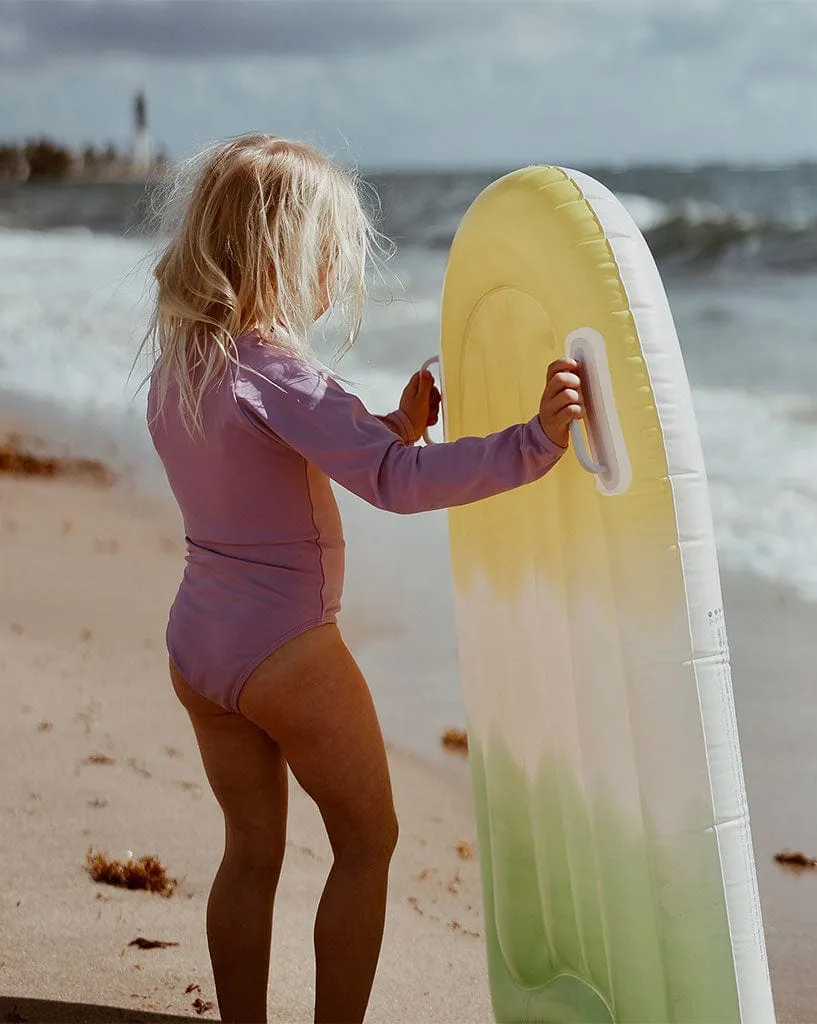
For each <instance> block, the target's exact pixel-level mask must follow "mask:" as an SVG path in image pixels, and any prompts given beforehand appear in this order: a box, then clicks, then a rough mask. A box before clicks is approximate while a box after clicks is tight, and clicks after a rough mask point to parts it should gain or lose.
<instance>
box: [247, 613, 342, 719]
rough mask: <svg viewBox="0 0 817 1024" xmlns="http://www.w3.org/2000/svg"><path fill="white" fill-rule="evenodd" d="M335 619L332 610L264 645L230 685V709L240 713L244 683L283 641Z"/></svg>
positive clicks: (285, 641)
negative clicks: (240, 700) (239, 704)
mask: <svg viewBox="0 0 817 1024" xmlns="http://www.w3.org/2000/svg"><path fill="white" fill-rule="evenodd" d="M335 621H336V616H335V614H334V612H332V613H330V614H329V615H325V614H324V615H321V617H320V618H318V619H314V620H311V621H309V622H302V623H301V625H299V626H296V627H295V628H294V629H291V630H289V632H288V633H284V634H283V635H282V636H279V637H277V638H276V639H275V640H273V642H272V643H271V644H268V645H267V646H266V647H264V648H263V649H262V650H261V651H260V652H259V653H258V654H257V655H255V656H254V657H253V658H252V659H251V660H250V662H249V663H248V664H247V666H246V667H245V668H244V669H242V671H241V674H240V675H239V676H238V677H237V679H236V681H235V682H234V683H233V685H232V686H231V687H230V695H229V698H228V702H227V707H228V708H229V710H230V711H234V712H236V714H240V711H239V710H238V698H239V697H240V696H241V691H242V689H243V688H244V684H245V683H246V682H247V680H248V679H249V677H250V676H251V675H252V673H253V672H254V671H255V670H256V669H257V668H258V666H259V665H260V664H261V662H262V661H263V660H264V659H265V658H268V657H269V656H270V655H271V654H273V653H274V652H275V651H276V650H277V649H278V648H279V647H282V646H283V645H284V644H285V643H288V642H289V641H290V640H294V639H295V637H296V636H300V634H301V633H306V632H307V631H308V630H310V629H317V627H318V626H326V625H329V624H330V623H333V622H335Z"/></svg>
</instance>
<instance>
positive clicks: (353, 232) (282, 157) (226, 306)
mask: <svg viewBox="0 0 817 1024" xmlns="http://www.w3.org/2000/svg"><path fill="white" fill-rule="evenodd" d="M358 185H359V183H358V181H357V180H356V179H355V178H354V177H353V176H351V175H349V174H347V173H346V172H344V171H343V170H342V169H341V168H340V167H338V166H337V165H336V164H334V163H333V162H332V161H331V160H329V159H328V158H327V157H325V156H324V155H323V154H322V153H319V152H318V151H317V150H316V149H313V148H312V147H311V146H308V145H306V144H305V143H302V142H292V141H289V140H287V139H280V138H277V137H275V136H273V135H262V134H251V135H243V136H240V137H238V138H234V139H230V140H228V141H227V142H223V143H220V144H218V145H215V146H212V147H210V148H208V149H206V150H204V151H203V152H201V153H199V154H198V155H197V156H195V157H193V158H192V159H191V160H188V161H187V162H186V163H185V164H184V165H182V167H181V168H180V169H179V171H178V172H177V173H176V174H175V175H174V176H173V178H172V179H170V181H169V184H168V185H167V186H166V188H165V189H164V192H163V193H162V195H161V196H160V200H159V203H158V206H157V207H156V211H157V213H158V220H159V223H158V227H159V230H160V231H161V232H162V234H165V235H170V240H169V241H168V242H167V244H166V245H165V247H164V249H163V251H162V253H161V256H160V258H159V259H158V262H157V264H156V267H155V269H154V275H155V278H156V282H157V295H156V305H155V309H154V312H153V316H152V318H151V321H150V325H149V328H148V332H147V335H146V339H145V340H146V342H147V343H150V344H152V350H153V356H154V358H155V360H156V367H155V369H156V371H157V384H158V392H157V397H158V408H159V410H161V408H162V406H163V404H164V401H165V399H166V397H167V392H168V387H169V385H170V383H171V382H173V383H175V384H176V385H177V386H178V389H179V403H180V410H181V415H182V418H183V420H184V422H185V424H186V425H187V428H188V430H189V431H191V432H192V431H193V430H197V431H201V430H203V421H202V414H201V405H202V398H203V396H204V393H205V391H206V390H207V388H208V387H209V386H210V385H211V384H212V383H213V382H215V381H216V380H218V379H220V378H221V377H222V376H223V374H224V373H225V371H226V369H227V367H228V366H229V365H230V364H231V363H233V364H237V361H238V356H237V351H236V339H237V338H239V337H241V336H242V335H243V334H246V333H248V332H249V331H252V330H257V331H258V332H259V334H260V336H261V337H262V338H265V339H266V340H272V338H273V335H274V339H275V342H276V343H277V344H284V345H286V346H287V347H289V348H290V349H292V350H294V351H295V352H296V353H297V354H298V355H300V356H301V357H302V358H303V359H304V360H305V361H307V362H310V363H313V364H315V363H317V362H318V360H317V357H316V356H315V354H314V352H313V350H312V347H311V344H310V334H311V329H312V327H313V324H314V322H315V319H316V318H317V317H318V316H319V315H320V314H321V313H322V312H323V311H325V309H327V308H328V309H329V310H330V314H331V315H337V314H340V315H341V316H342V318H343V320H344V321H345V340H344V343H343V345H342V346H341V354H342V353H343V352H345V351H347V350H348V349H349V348H350V347H351V346H352V345H353V344H354V342H355V340H356V339H357V336H358V333H359V331H360V327H361V324H362V321H363V314H364V310H365V305H366V297H367V285H366V276H367V266H368V264H369V261H370V259H374V257H375V255H377V254H379V253H382V251H383V246H382V244H381V239H380V236H379V235H378V233H377V232H376V231H375V230H374V228H373V226H372V224H371V221H370V219H369V217H368V216H367V214H366V212H365V210H364V208H363V204H362V202H361V198H360V195H359V192H358Z"/></svg>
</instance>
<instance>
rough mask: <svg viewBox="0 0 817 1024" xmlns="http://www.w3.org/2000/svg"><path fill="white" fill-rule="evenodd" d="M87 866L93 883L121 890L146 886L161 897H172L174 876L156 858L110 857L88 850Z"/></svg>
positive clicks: (145, 887) (174, 882)
mask: <svg viewBox="0 0 817 1024" xmlns="http://www.w3.org/2000/svg"><path fill="white" fill-rule="evenodd" d="M86 867H87V870H88V873H89V874H90V876H91V878H93V880H94V881H95V882H102V883H104V884H105V885H118V886H120V887H122V888H123V889H146V890H147V891H148V892H155V893H158V894H159V895H160V896H172V895H173V892H174V890H175V888H176V885H177V882H176V879H175V878H171V877H170V876H169V875H168V873H167V869H166V868H165V867H164V865H163V864H162V863H161V861H160V860H159V858H158V857H151V856H147V857H140V858H139V859H138V860H134V859H133V858H132V857H131V858H129V859H128V860H126V861H122V860H113V859H112V858H110V857H108V855H107V854H105V853H101V852H99V851H97V852H94V850H93V849H89V850H88V856H87V864H86Z"/></svg>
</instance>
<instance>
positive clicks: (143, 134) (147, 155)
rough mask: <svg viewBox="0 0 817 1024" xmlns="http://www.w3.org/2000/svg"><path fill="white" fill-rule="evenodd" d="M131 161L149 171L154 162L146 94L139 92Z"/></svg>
mask: <svg viewBox="0 0 817 1024" xmlns="http://www.w3.org/2000/svg"><path fill="white" fill-rule="evenodd" d="M131 161H132V162H133V166H134V168H136V169H138V170H140V171H149V170H150V167H151V164H152V163H153V152H152V146H151V141H150V133H149V132H148V113H147V101H146V100H145V94H144V93H143V92H141V91H140V92H138V93H137V94H136V96H135V97H134V100H133V149H132V152H131Z"/></svg>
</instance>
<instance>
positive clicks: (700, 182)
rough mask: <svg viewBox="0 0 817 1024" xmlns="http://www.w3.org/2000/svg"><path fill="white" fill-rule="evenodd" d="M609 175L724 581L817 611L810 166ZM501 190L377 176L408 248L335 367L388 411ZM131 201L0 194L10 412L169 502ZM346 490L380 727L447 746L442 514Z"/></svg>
mask: <svg viewBox="0 0 817 1024" xmlns="http://www.w3.org/2000/svg"><path fill="white" fill-rule="evenodd" d="M595 173H596V174H597V176H599V177H602V178H603V180H606V181H607V183H608V184H611V185H612V186H613V187H618V190H619V194H620V195H621V197H622V199H623V200H624V201H625V203H626V205H628V207H629V208H630V210H631V212H633V214H634V216H635V217H636V219H637V220H638V222H639V224H640V225H641V226H642V229H643V230H645V232H646V233H647V236H648V239H649V240H650V241H651V244H652V245H653V248H654V251H656V252H657V254H658V257H659V263H660V266H661V269H662V272H663V276H664V281H665V285H666V287H667V291H668V294H669V298H670V303H671V306H672V309H673V313H674V316H675V320H676V324H677V327H678V331H679V336H680V339H681V346H682V349H683V353H684V357H685V360H686V364H687V369H688V372H689V376H690V381H691V384H692V389H693V400H694V404H695V409H696V413H697V416H698V422H699V427H700V431H701V436H702V440H703V447H704V454H705V457H706V463H707V470H708V473H709V479H710V487H711V496H712V505H713V514H714V518H715V529H716V537H717V541H718V547H719V554H720V560H721V565H722V567H723V568H726V569H734V570H741V571H748V572H750V573H753V574H755V575H756V576H758V577H760V578H763V579H768V580H774V581H776V582H780V583H783V584H786V585H788V586H790V587H792V588H794V589H795V590H796V591H798V592H799V593H800V594H801V595H802V596H803V597H805V598H806V599H810V600H817V287H815V284H817V228H816V227H815V225H816V224H817V174H815V172H814V171H813V169H812V170H808V169H800V170H797V169H785V170H782V171H779V172H777V177H776V178H775V177H774V175H773V174H772V173H771V172H762V173H761V172H760V171H758V172H757V173H756V174H755V175H747V174H744V175H743V176H742V177H741V176H740V175H738V174H737V172H728V171H727V170H724V171H723V172H722V173H721V176H720V177H718V175H717V174H716V172H715V170H713V169H704V170H702V171H701V172H699V176H698V177H695V175H694V174H693V172H687V171H684V172H681V171H666V172H663V174H662V173H661V172H659V171H656V170H651V171H648V170H642V171H640V172H639V171H638V170H637V169H636V170H633V171H629V172H609V173H608V175H607V178H604V176H603V175H602V174H601V173H599V172H595ZM616 175H618V176H619V177H618V178H617V177H616ZM492 177H494V175H491V174H483V175H477V174H466V175H461V176H456V175H444V176H438V177H435V176H431V175H409V174H406V175H392V176H389V177H387V178H384V177H382V176H381V177H380V178H376V179H375V183H376V185H377V187H378V189H379V191H380V194H381V197H382V203H383V215H384V225H385V229H386V230H387V232H388V233H389V234H390V235H391V237H393V238H395V239H396V241H397V242H398V246H399V248H398V255H397V256H396V258H395V259H394V260H393V261H392V263H390V264H389V270H388V273H387V285H388V287H384V286H380V287H379V288H378V289H377V291H376V294H375V301H374V302H373V303H372V306H371V308H370V311H369V315H368V319H367V324H366V328H365V330H364V333H363V335H362V337H361V339H360V341H359V343H358V346H357V349H356V350H355V351H354V352H353V353H352V354H351V355H350V356H349V357H348V359H346V360H344V362H343V363H342V364H341V365H340V367H339V370H340V372H341V373H342V374H343V375H344V377H345V378H346V379H347V380H349V381H351V382H352V386H353V388H354V390H356V391H357V392H358V393H359V394H360V395H361V397H362V398H363V399H364V401H365V402H366V403H367V404H368V405H369V406H370V407H371V408H372V409H373V410H375V411H387V410H388V409H391V408H393V407H394V406H395V405H396V403H397V401H398V399H399V395H400V392H401V390H402V387H403V385H404V383H405V381H406V380H407V378H408V377H409V375H410V374H411V373H412V372H413V371H414V370H415V369H416V368H417V367H418V366H419V365H420V364H421V363H422V361H423V360H424V359H425V358H427V357H428V356H430V355H433V354H434V353H435V352H436V351H437V348H438V331H439V314H440V290H441V285H442V279H443V272H444V267H445V258H446V246H447V244H448V241H449V240H450V237H451V235H452V234H453V230H454V229H455V227H456V223H457V222H458V220H459V217H460V216H461V214H462V212H463V210H464V209H465V207H466V206H467V204H468V202H470V200H471V199H472V198H473V197H474V195H475V194H476V193H477V192H478V191H479V189H480V188H481V187H482V186H483V185H484V184H485V183H487V181H489V180H491V179H492ZM138 196H139V191H138V190H136V189H134V188H132V187H127V186H115V187H111V186H98V187H96V190H95V189H94V188H89V187H82V188H80V189H78V190H74V191H72V189H71V188H65V187H63V188H58V187H55V188H52V189H35V190H32V191H25V190H21V189H15V190H6V192H5V193H3V192H0V414H2V417H3V419H5V420H8V419H12V420H13V421H14V422H16V423H18V424H20V425H21V426H22V427H23V428H24V430H25V431H26V432H27V433H30V434H32V435H36V436H38V437H42V438H44V439H45V440H46V441H48V442H49V445H50V446H51V447H52V448H53V449H56V450H65V451H69V450H70V451H73V452H78V453H82V454H86V455H89V456H93V457H100V458H103V459H105V460H106V461H108V462H110V463H112V464H113V465H114V466H115V467H117V468H119V469H120V470H124V469H127V470H128V471H130V472H132V473H133V474H134V475H135V477H136V479H137V481H138V482H139V484H140V485H141V486H143V487H145V488H149V489H151V490H153V491H155V492H156V493H159V494H162V495H165V496H166V495H167V491H166V486H165V484H164V481H163V474H162V472H161V467H160V466H159V464H158V462H157V460H156V457H155V455H154V454H153V451H152V449H151V447H150V444H149V441H148V438H147V435H146V431H145V428H144V392H143V391H142V392H139V391H138V386H139V383H140V381H141V379H142V377H143V375H144V373H145V372H146V371H147V369H148V367H147V364H146V363H145V362H144V361H141V362H137V364H136V365H135V366H134V358H135V356H136V353H137V349H138V346H139V341H140V339H141V335H142V332H143V330H144V325H145V321H146V317H147V313H148V303H149V293H150V274H149V268H150V258H151V254H152V252H153V249H154V247H155V245H156V242H155V240H154V239H151V238H150V237H148V236H145V235H143V234H139V233H138V232H135V231H130V232H127V233H126V228H127V225H128V224H129V223H131V224H132V223H133V221H134V214H133V209H134V203H135V201H136V200H137V199H138ZM776 199H777V201H776ZM741 204H743V205H741ZM3 225H5V226H3ZM339 498H340V501H341V506H342V511H343V515H344V522H345V528H346V534H347V541H348V552H347V559H348V565H347V588H346V596H345V605H344V612H343V627H344V630H345V632H346V634H347V637H348V639H349V642H350V643H351V644H352V645H353V647H354V650H355V652H356V654H357V656H358V659H359V660H360V662H361V664H362V666H363V668H364V670H365V671H366V673H367V675H368V677H369V679H370V681H371V683H372V687H373V689H374V691H375V696H376V700H377V702H378V706H379V709H380V713H381V717H382V719H383V724H384V729H385V731H386V734H387V735H388V736H389V737H390V738H392V739H394V740H396V741H400V740H401V739H405V740H406V741H407V742H408V743H409V745H411V746H413V747H414V748H415V749H419V750H420V751H421V752H423V753H429V754H430V753H433V752H434V751H435V750H436V747H437V737H438V735H439V731H440V730H441V729H442V728H443V727H445V726H446V725H449V724H456V723H458V722H461V721H462V711H461V708H460V703H459V694H458V686H457V667H456V642H455V638H454V625H453V613H452V607H451V582H450V574H449V570H448V558H447V533H446V518H445V514H444V513H426V514H423V515H419V516H415V517H410V518H404V517H398V516H393V515H389V514H387V513H383V512H379V511H376V510H374V509H371V508H369V507H368V506H366V505H365V504H364V503H363V502H361V501H360V500H358V499H357V498H354V497H353V496H350V495H348V494H345V493H340V494H339Z"/></svg>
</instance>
